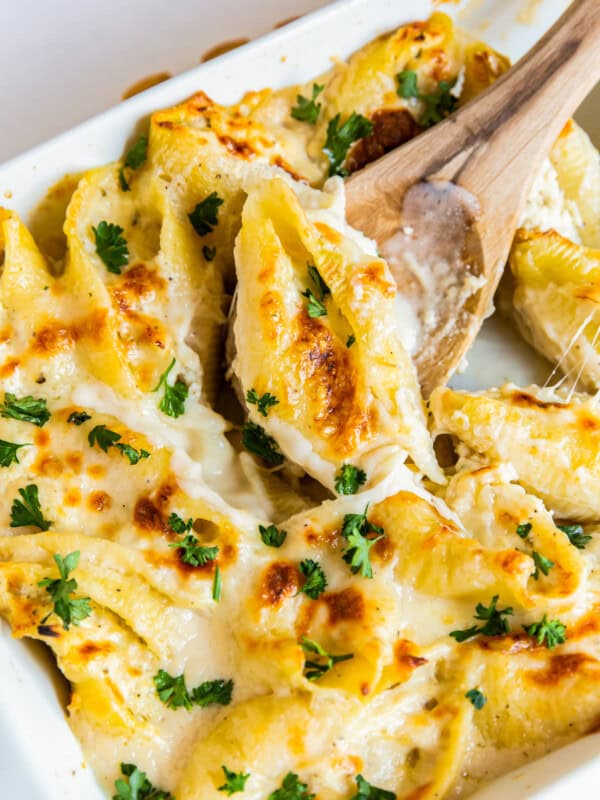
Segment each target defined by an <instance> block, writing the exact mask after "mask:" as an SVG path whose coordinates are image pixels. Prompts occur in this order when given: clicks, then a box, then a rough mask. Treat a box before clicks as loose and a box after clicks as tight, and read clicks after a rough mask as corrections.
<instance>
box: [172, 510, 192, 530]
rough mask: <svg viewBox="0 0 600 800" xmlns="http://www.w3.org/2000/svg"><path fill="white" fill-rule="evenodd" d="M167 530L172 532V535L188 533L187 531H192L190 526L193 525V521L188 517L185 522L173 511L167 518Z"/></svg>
mask: <svg viewBox="0 0 600 800" xmlns="http://www.w3.org/2000/svg"><path fill="white" fill-rule="evenodd" d="M168 525H169V528H171V530H172V531H173V533H188V531H191V530H192V526H193V525H194V520H193V519H192V518H191V517H190V519H188V521H187V522H186V521H185V520H184V519H182V518H181V517H180V516H179V514H176V513H175V512H174V511H173V513H172V514H171V515H170V516H169V519H168Z"/></svg>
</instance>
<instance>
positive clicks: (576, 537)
mask: <svg viewBox="0 0 600 800" xmlns="http://www.w3.org/2000/svg"><path fill="white" fill-rule="evenodd" d="M556 527H557V528H558V529H559V530H561V531H562V532H563V533H565V534H566V535H567V536H568V537H569V541H570V542H571V544H572V545H573V547H576V548H577V549H578V550H583V549H585V546H586V544H587V543H588V542H591V541H592V537H591V536H590V535H589V534H586V533H584V532H583V526H582V525H557V526H556Z"/></svg>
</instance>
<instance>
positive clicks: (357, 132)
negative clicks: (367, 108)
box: [323, 111, 373, 177]
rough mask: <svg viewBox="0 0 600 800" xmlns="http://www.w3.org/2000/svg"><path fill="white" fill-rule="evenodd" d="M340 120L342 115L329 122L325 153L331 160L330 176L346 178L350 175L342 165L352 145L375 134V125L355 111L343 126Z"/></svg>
mask: <svg viewBox="0 0 600 800" xmlns="http://www.w3.org/2000/svg"><path fill="white" fill-rule="evenodd" d="M340 119H341V115H340V114H339V113H338V114H336V115H335V117H333V119H331V120H329V124H328V125H327V138H326V140H325V147H324V148H323V152H324V153H325V155H326V156H327V158H328V159H329V175H341V176H342V177H345V176H346V175H347V174H348V173H347V171H346V170H345V169H344V168H343V166H342V165H343V163H344V161H345V160H346V156H347V155H348V150H349V149H350V145H351V144H353V143H354V142H356V141H358V140H359V139H363V138H364V137H365V136H369V135H370V134H371V133H372V132H373V123H372V122H371V121H370V120H368V119H367V118H366V117H363V115H362V114H357V113H356V111H353V112H352V114H350V116H349V117H348V119H347V120H346V122H344V124H343V125H341V126H340Z"/></svg>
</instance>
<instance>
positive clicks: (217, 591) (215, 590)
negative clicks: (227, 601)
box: [212, 564, 223, 603]
mask: <svg viewBox="0 0 600 800" xmlns="http://www.w3.org/2000/svg"><path fill="white" fill-rule="evenodd" d="M222 589H223V583H222V581H221V567H219V565H218V564H217V566H216V567H215V574H214V577H213V585H212V599H213V600H214V601H215V603H218V602H219V600H220V599H221V591H222Z"/></svg>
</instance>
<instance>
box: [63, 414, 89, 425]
mask: <svg viewBox="0 0 600 800" xmlns="http://www.w3.org/2000/svg"><path fill="white" fill-rule="evenodd" d="M88 419H91V416H90V415H89V414H86V412H85V411H73V412H71V414H69V418H68V419H67V422H68V423H69V424H70V425H83V423H84V422H87V421H88Z"/></svg>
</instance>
